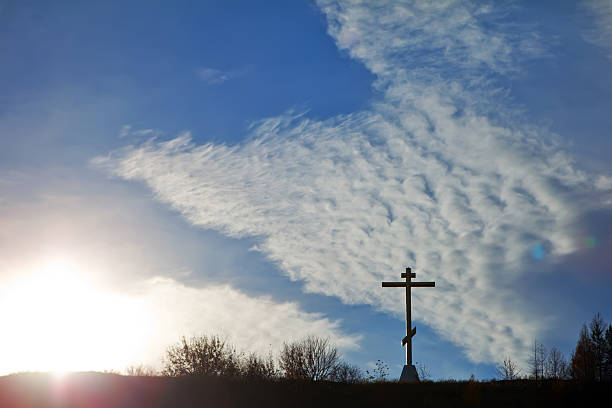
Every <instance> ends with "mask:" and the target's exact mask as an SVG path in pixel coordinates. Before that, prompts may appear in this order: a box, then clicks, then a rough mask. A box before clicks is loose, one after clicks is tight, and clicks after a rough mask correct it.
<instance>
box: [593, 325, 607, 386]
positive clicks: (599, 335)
mask: <svg viewBox="0 0 612 408" xmlns="http://www.w3.org/2000/svg"><path fill="white" fill-rule="evenodd" d="M589 328H590V329H591V330H590V331H591V344H592V345H593V354H594V358H595V367H594V368H595V379H596V380H597V381H601V380H602V379H603V376H604V355H605V352H606V339H605V337H604V330H605V328H606V324H605V322H604V320H603V318H602V317H601V314H599V313H597V314H596V315H595V316H594V317H593V320H591V324H590V327H589Z"/></svg>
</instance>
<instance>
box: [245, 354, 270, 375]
mask: <svg viewBox="0 0 612 408" xmlns="http://www.w3.org/2000/svg"><path fill="white" fill-rule="evenodd" d="M240 374H241V375H242V376H244V377H247V378H253V379H256V378H258V379H265V380H272V379H275V378H278V370H277V369H276V367H275V365H274V360H273V359H272V354H270V355H269V356H268V359H267V360H264V359H262V358H261V357H259V356H258V355H257V354H255V353H251V354H249V355H248V356H247V357H246V358H245V359H243V360H242V361H241V364H240Z"/></svg>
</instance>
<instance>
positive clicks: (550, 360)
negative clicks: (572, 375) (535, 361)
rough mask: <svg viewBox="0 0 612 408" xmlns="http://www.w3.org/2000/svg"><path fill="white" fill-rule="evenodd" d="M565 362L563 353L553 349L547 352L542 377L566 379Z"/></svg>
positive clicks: (566, 368)
mask: <svg viewBox="0 0 612 408" xmlns="http://www.w3.org/2000/svg"><path fill="white" fill-rule="evenodd" d="M567 371H568V366H567V361H566V360H565V357H564V356H563V353H561V352H560V351H559V349H558V348H556V347H553V348H551V349H550V351H549V352H548V356H547V357H546V361H545V362H544V377H545V378H557V379H558V378H566V377H567Z"/></svg>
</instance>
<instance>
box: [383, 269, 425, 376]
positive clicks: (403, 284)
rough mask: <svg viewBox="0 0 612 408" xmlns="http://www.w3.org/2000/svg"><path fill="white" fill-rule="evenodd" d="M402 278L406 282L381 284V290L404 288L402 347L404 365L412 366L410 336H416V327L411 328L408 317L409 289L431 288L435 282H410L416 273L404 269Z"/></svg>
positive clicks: (409, 305)
mask: <svg viewBox="0 0 612 408" xmlns="http://www.w3.org/2000/svg"><path fill="white" fill-rule="evenodd" d="M402 278H406V282H383V283H382V287H383V288H406V337H404V338H403V339H402V346H404V345H405V346H406V365H407V366H411V365H412V336H414V335H415V334H416V327H412V320H411V316H410V307H411V299H410V288H433V287H435V286H436V282H412V278H416V273H412V270H411V269H410V268H406V272H402Z"/></svg>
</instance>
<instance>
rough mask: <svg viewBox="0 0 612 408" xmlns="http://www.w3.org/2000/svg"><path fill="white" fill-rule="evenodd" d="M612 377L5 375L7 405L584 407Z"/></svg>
mask: <svg viewBox="0 0 612 408" xmlns="http://www.w3.org/2000/svg"><path fill="white" fill-rule="evenodd" d="M609 385H610V384H580V383H576V382H570V381H544V382H540V383H536V382H534V381H527V380H518V381H503V382H473V381H464V382H423V383H418V384H399V383H365V384H338V383H326V382H319V383H310V382H301V381H287V380H283V381H257V380H247V379H228V378H211V377H177V378H172V377H135V376H122V375H118V374H104V373H73V374H67V375H65V376H63V377H57V376H53V375H52V374H43V373H25V374H16V375H10V376H6V377H0V407H26V408H29V407H54V408H55V407H58V408H59V407H61V408H71V407H200V406H201V407H317V408H318V407H322V406H337V407H338V406H339V407H381V406H398V407H399V406H410V407H548V406H551V407H582V406H591V405H592V406H595V404H596V403H597V401H610V399H611V397H612V391H611V390H612V387H610V386H609ZM597 405H600V406H606V405H607V404H605V403H604V404H603V405H602V403H598V404H597Z"/></svg>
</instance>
